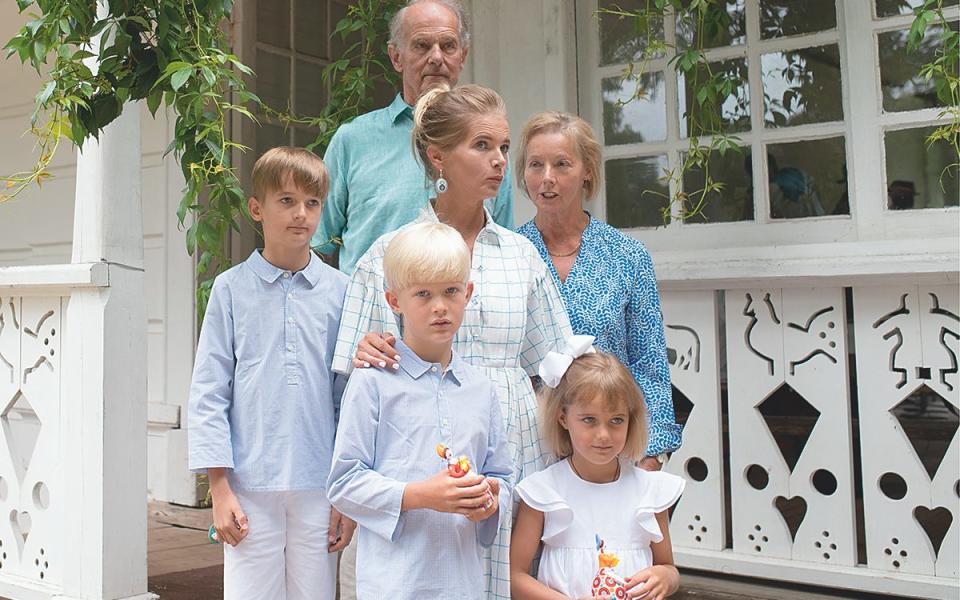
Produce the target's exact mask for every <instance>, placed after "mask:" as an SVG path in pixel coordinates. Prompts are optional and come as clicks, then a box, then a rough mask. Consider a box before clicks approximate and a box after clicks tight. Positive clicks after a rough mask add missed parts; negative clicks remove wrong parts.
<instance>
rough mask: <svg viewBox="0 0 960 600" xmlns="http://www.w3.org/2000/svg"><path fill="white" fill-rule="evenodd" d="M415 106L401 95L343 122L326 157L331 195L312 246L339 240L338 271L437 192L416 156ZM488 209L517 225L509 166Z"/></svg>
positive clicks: (330, 247) (348, 269)
mask: <svg viewBox="0 0 960 600" xmlns="http://www.w3.org/2000/svg"><path fill="white" fill-rule="evenodd" d="M412 132H413V109H412V108H411V107H410V105H408V104H407V103H406V102H404V100H403V96H401V95H400V94H398V95H397V97H396V98H395V99H394V101H393V103H392V104H390V106H387V107H386V108H381V109H379V110H375V111H372V112H369V113H367V114H365V115H361V116H359V117H357V118H356V119H354V120H353V121H351V122H350V123H346V124H344V125H341V126H340V128H339V129H338V130H337V132H336V133H335V134H334V135H333V139H332V140H330V146H329V147H328V148H327V153H326V154H325V155H324V157H323V160H324V162H325V163H326V164H327V169H328V170H329V171H330V193H329V194H328V195H327V200H326V202H325V203H324V206H323V214H322V215H321V217H320V225H319V226H318V227H317V232H316V233H315V234H314V236H313V240H312V244H313V246H314V247H315V248H317V249H318V250H320V252H323V253H325V254H329V253H332V252H333V251H334V250H335V245H334V243H333V239H334V238H340V240H342V244H343V246H342V247H341V248H340V270H341V271H343V272H344V273H346V274H347V275H352V274H353V270H354V268H355V266H356V264H357V261H358V260H360V257H361V256H363V254H364V253H365V252H366V251H367V248H369V247H370V245H371V244H373V242H374V241H376V240H377V238H379V237H380V236H381V235H383V234H385V233H389V232H391V231H394V230H395V229H399V228H400V227H402V226H404V225H406V224H407V223H409V222H411V221H413V220H414V219H416V218H417V216H418V215H419V214H420V211H421V210H422V209H423V207H424V206H426V204H427V201H428V200H429V199H430V198H431V197H433V196H435V195H436V194H435V192H434V190H433V186H432V185H431V183H430V182H428V181H427V176H426V173H425V172H424V169H423V166H422V165H421V164H420V163H419V162H417V160H416V158H414V156H413V143H412V141H411V139H410V138H411V133H412ZM487 208H488V209H489V210H490V214H491V215H492V216H493V220H494V221H496V222H497V224H498V225H501V226H503V227H506V228H507V229H513V191H512V189H511V187H510V166H509V164H508V165H507V172H506V175H505V177H504V178H503V184H501V186H500V191H499V193H498V194H497V197H496V198H494V199H490V200H488V201H487Z"/></svg>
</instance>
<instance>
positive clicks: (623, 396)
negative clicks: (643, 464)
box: [540, 350, 648, 460]
mask: <svg viewBox="0 0 960 600" xmlns="http://www.w3.org/2000/svg"><path fill="white" fill-rule="evenodd" d="M544 389H545V390H546V391H545V392H544V398H543V402H542V404H541V419H540V423H541V427H540V431H541V432H542V434H543V436H544V439H545V440H546V442H547V444H548V445H549V446H550V448H551V450H553V454H554V456H556V457H557V458H567V457H568V456H570V455H572V454H573V444H572V443H571V441H570V432H569V431H567V430H566V428H564V427H563V425H561V424H560V415H561V414H565V413H566V412H567V409H568V408H569V407H571V406H573V405H574V404H577V403H578V402H591V401H593V400H594V399H595V398H603V399H604V401H606V403H607V407H608V408H610V409H611V410H612V409H614V407H618V406H621V403H622V405H624V406H626V408H627V414H628V417H627V441H626V443H625V444H624V446H623V451H621V453H620V456H622V457H624V458H629V459H631V460H640V459H641V458H643V456H644V454H645V452H646V450H647V440H648V433H647V406H646V403H645V402H644V399H643V392H641V391H640V388H639V386H637V382H636V381H635V380H634V379H633V375H631V373H630V371H628V370H627V368H626V367H624V366H623V364H621V363H620V361H619V360H617V358H616V357H614V356H612V355H610V354H607V353H606V352H602V351H600V350H598V351H597V352H595V353H593V354H584V355H583V356H580V357H578V358H576V359H574V361H573V363H571V365H570V368H569V369H567V372H566V373H565V374H564V376H563V378H562V379H561V380H560V383H559V384H558V385H557V387H555V388H553V389H551V388H544Z"/></svg>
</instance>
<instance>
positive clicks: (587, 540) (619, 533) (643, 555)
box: [510, 335, 684, 600]
mask: <svg viewBox="0 0 960 600" xmlns="http://www.w3.org/2000/svg"><path fill="white" fill-rule="evenodd" d="M592 343H593V336H583V335H576V336H573V337H571V338H570V339H569V340H568V341H567V343H566V345H565V347H564V348H563V350H562V351H561V352H559V353H557V352H550V353H549V354H548V355H547V358H546V359H545V360H544V361H543V363H542V364H541V366H540V376H541V378H542V379H543V381H544V384H545V385H546V386H547V387H548V388H551V389H548V390H547V391H546V397H545V399H544V403H543V415H542V420H541V428H542V431H543V434H544V437H545V438H546V441H547V443H548V444H549V445H550V446H551V447H552V449H553V452H554V454H555V456H556V457H557V458H559V459H562V460H560V461H559V462H557V463H555V464H553V465H551V466H550V467H548V468H547V469H545V470H543V471H541V472H539V473H535V474H533V475H530V476H529V477H527V478H526V479H524V480H523V481H521V482H520V483H519V484H518V486H517V488H516V489H517V494H518V495H519V497H520V504H519V509H518V514H517V520H516V523H515V524H514V526H513V536H512V538H511V542H510V571H511V591H512V593H513V596H514V598H517V599H519V600H526V599H551V598H555V599H558V600H559V599H564V598H578V599H579V598H590V596H591V590H592V587H593V580H594V576H595V574H596V573H597V570H598V560H597V559H598V555H597V541H598V539H602V540H603V543H604V545H605V552H606V553H609V554H613V555H616V556H617V557H618V558H619V565H618V566H617V571H618V572H619V573H621V574H623V575H629V576H627V577H624V579H625V580H626V586H625V587H626V590H627V595H628V597H630V598H644V599H645V600H661V599H662V598H666V597H667V596H670V595H671V594H673V593H674V592H676V590H677V587H678V586H679V584H680V574H679V572H678V571H677V568H676V567H675V566H674V564H673V549H672V548H671V546H670V533H669V531H668V529H667V509H668V508H669V507H670V506H672V505H673V504H674V503H675V502H676V501H677V499H678V498H679V497H680V494H681V493H682V492H683V487H684V481H683V479H681V478H679V477H677V476H675V475H671V474H669V473H663V472H658V471H645V470H642V469H640V468H637V467H636V466H634V461H636V460H638V459H640V458H642V457H643V453H644V450H645V448H646V447H647V423H646V419H647V417H646V409H645V404H644V400H643V395H642V394H641V392H640V389H639V388H638V387H637V384H636V382H635V381H634V378H633V376H632V375H631V374H630V372H629V371H628V370H627V369H626V368H625V367H624V366H623V365H622V364H621V363H620V361H618V360H617V359H616V358H614V357H613V356H611V355H609V354H607V353H605V352H597V351H595V350H594V348H593V346H592V345H591V344H592ZM541 540H542V541H543V554H542V556H541V558H540V568H539V571H538V572H537V578H536V579H534V578H533V577H532V576H530V565H531V563H532V561H533V559H534V556H535V554H536V552H537V549H538V546H539V544H540V541H541ZM607 566H610V565H607Z"/></svg>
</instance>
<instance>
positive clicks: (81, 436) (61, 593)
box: [0, 107, 155, 600]
mask: <svg viewBox="0 0 960 600" xmlns="http://www.w3.org/2000/svg"><path fill="white" fill-rule="evenodd" d="M141 219H142V217H141V207H140V124H139V113H138V111H137V110H136V107H132V110H131V109H128V110H125V111H124V113H123V114H122V115H121V116H120V117H119V118H118V119H117V120H116V121H115V122H114V123H113V124H111V125H110V126H109V127H108V128H107V129H106V130H104V132H103V133H102V134H101V136H100V140H99V142H88V144H86V145H85V146H84V149H83V153H82V155H81V156H80V159H79V161H78V165H77V198H76V204H75V218H74V240H73V263H72V264H69V265H44V266H36V267H10V268H0V425H2V427H0V596H3V597H7V598H13V599H16V600H33V599H54V598H56V599H58V600H61V599H62V600H67V599H78V600H79V599H84V600H88V599H89V600H108V599H109V600H119V599H144V600H145V599H147V598H155V596H154V595H152V594H148V593H147V560H146V558H147V535H146V534H147V512H146V471H147V464H146V457H147V453H146V447H147V427H146V424H147V402H146V314H145V302H144V288H143V283H144V282H143V246H142V239H143V238H142V221H141Z"/></svg>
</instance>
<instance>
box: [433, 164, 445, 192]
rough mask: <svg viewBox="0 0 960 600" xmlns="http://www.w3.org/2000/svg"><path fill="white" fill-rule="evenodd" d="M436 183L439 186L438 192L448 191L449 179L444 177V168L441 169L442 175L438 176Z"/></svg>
mask: <svg viewBox="0 0 960 600" xmlns="http://www.w3.org/2000/svg"><path fill="white" fill-rule="evenodd" d="M434 185H435V186H436V188H437V193H438V194H443V193H444V192H446V191H447V180H446V179H444V178H443V169H440V177H437V181H436V183H435V184H434Z"/></svg>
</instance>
